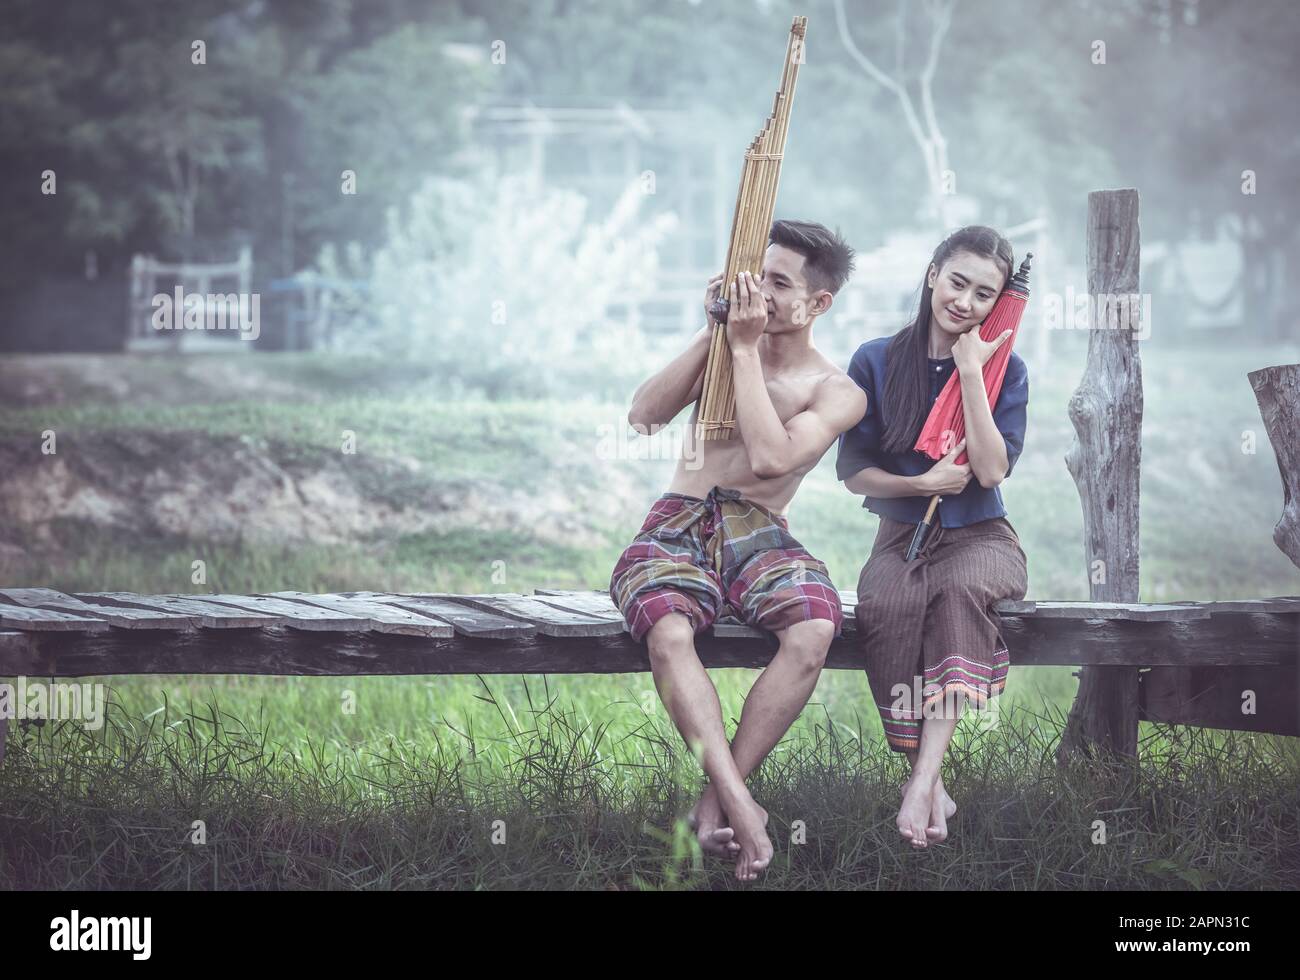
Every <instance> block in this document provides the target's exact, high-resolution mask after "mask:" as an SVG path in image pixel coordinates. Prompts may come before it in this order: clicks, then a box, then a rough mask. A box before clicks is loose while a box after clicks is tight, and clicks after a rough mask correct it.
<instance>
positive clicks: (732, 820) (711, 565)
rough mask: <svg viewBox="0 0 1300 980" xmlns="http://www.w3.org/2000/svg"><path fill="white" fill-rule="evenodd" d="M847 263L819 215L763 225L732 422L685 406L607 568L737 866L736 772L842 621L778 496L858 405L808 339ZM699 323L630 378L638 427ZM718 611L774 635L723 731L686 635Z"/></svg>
mask: <svg viewBox="0 0 1300 980" xmlns="http://www.w3.org/2000/svg"><path fill="white" fill-rule="evenodd" d="M852 269H853V250H852V249H851V248H849V246H848V245H847V244H845V242H844V241H843V240H842V239H840V238H839V236H838V235H835V234H833V233H832V232H831V231H829V230H828V229H827V228H825V227H823V226H822V225H819V224H814V223H812V222H803V221H777V222H775V223H774V224H773V225H772V230H771V234H770V236H769V245H768V248H767V254H766V257H765V258H764V262H763V276H762V279H761V280H759V279H758V278H756V277H754V276H752V275H750V274H748V273H743V274H741V275H740V276H738V277H737V281H736V282H734V283H731V284H730V285H729V286H728V298H729V300H730V303H731V308H730V312H729V314H728V317H727V326H726V331H727V341H728V343H729V344H730V346H731V354H732V361H733V378H734V388H735V392H736V432H735V433H734V434H733V436H732V438H731V439H728V440H703V441H699V442H696V440H695V422H696V418H697V416H698V407H697V409H696V410H695V411H693V412H692V413H691V419H690V424H689V426H688V427H687V431H686V434H685V437H684V439H685V442H684V451H683V454H682V458H681V459H680V460H679V461H678V463H677V471H676V473H675V475H674V476H673V481H672V484H671V485H670V486H669V488H668V492H667V493H665V494H664V495H663V496H662V497H660V498H659V500H658V501H656V502H655V505H654V506H653V507H652V508H651V510H650V514H649V516H648V517H647V518H646V521H645V523H644V524H643V525H642V527H641V531H640V532H639V533H638V534H637V536H636V539H635V540H634V541H633V542H632V544H631V545H630V546H629V547H628V549H627V550H626V551H624V553H623V555H622V556H621V557H620V558H619V561H618V564H617V565H616V566H615V568H614V572H613V575H612V576H611V578H610V595H611V597H612V598H613V600H614V601H615V603H617V605H618V607H619V608H620V609H621V610H622V612H623V615H624V616H625V617H626V618H627V621H628V624H629V627H630V630H631V633H632V637H633V639H635V640H637V641H638V642H639V641H641V640H642V639H644V640H645V641H646V644H647V647H648V650H649V656H650V666H651V669H652V671H653V673H654V680H655V687H656V688H657V689H658V691H659V696H660V698H661V699H662V700H663V703H664V706H665V708H666V709H667V711H668V714H669V716H670V717H671V718H672V720H673V723H674V724H675V725H676V726H677V730H678V731H679V732H680V733H681V735H682V738H683V739H684V740H685V741H686V744H687V745H688V746H689V747H690V748H691V749H692V750H693V751H694V752H695V753H696V755H697V757H698V758H699V760H700V763H701V765H702V767H703V768H704V771H705V773H707V775H708V778H709V782H708V784H707V786H706V788H705V790H704V793H703V794H702V796H701V797H700V800H699V802H698V803H697V804H696V805H695V807H694V808H693V810H692V815H691V819H692V825H693V826H694V828H695V830H696V834H697V837H698V839H699V842H700V845H701V847H702V848H703V849H704V850H705V851H706V852H708V853H712V854H717V855H720V856H724V857H734V859H735V861H736V877H737V878H739V879H740V880H742V881H751V880H753V879H755V878H757V877H758V873H759V872H760V871H762V870H763V869H764V868H766V867H767V865H768V863H769V862H770V861H771V859H772V853H773V852H772V842H771V840H770V839H769V838H768V836H767V831H766V829H765V827H766V823H767V813H766V811H765V810H763V808H762V807H760V806H759V805H758V804H757V803H756V802H755V801H754V798H753V797H752V796H751V795H750V794H749V789H748V787H747V786H746V785H745V779H746V777H747V776H748V775H749V774H750V773H751V772H752V771H753V770H754V769H755V768H757V766H758V765H759V763H760V762H762V761H763V759H764V758H765V757H766V756H767V754H768V753H769V752H770V751H771V750H772V748H773V747H774V746H775V745H776V744H777V742H778V741H780V739H781V737H782V736H783V735H784V734H785V733H786V731H787V730H788V729H789V727H790V725H791V724H793V723H794V720H795V718H797V717H798V715H799V712H800V711H801V710H802V709H803V707H804V705H805V704H806V703H807V701H808V697H809V696H810V695H811V694H812V691H813V688H814V687H815V686H816V683H817V677H818V675H819V674H820V673H821V668H822V665H823V663H824V662H825V660H826V651H827V650H828V649H829V647H830V643H831V640H832V639H833V638H834V637H835V636H837V635H838V634H839V632H840V626H841V622H842V612H841V609H840V601H839V594H838V593H837V592H836V590H835V586H834V584H833V583H832V582H831V580H830V576H829V575H828V574H827V572H826V566H825V565H823V564H822V563H821V562H820V561H818V560H817V559H815V558H813V556H812V555H810V554H808V552H807V551H805V550H804V549H803V547H802V545H800V544H799V542H798V541H796V540H795V539H794V538H793V537H791V535H790V533H789V525H788V523H787V521H786V518H785V512H786V510H787V508H788V507H789V504H790V499H791V498H792V497H793V496H794V493H795V490H797V489H798V487H799V484H800V482H801V481H802V480H803V478H804V476H805V474H807V473H808V472H809V471H810V470H811V469H812V468H813V467H814V466H816V465H817V462H818V460H820V459H821V458H822V456H823V455H824V454H825V452H826V450H827V449H828V448H829V447H830V446H831V444H832V443H834V442H835V440H836V439H837V437H838V436H839V434H840V433H841V432H843V431H845V430H846V429H849V428H852V427H853V426H854V425H856V424H857V423H858V422H859V421H860V420H861V418H862V416H863V415H864V414H865V413H866V410H867V398H866V394H865V393H864V392H863V390H862V388H861V387H860V386H858V385H857V384H856V383H855V382H854V381H853V380H852V379H850V378H849V376H848V375H847V374H845V373H844V372H843V371H842V370H840V368H839V367H837V366H836V365H835V364H833V363H832V362H831V361H829V360H827V359H826V358H825V357H824V356H822V354H820V353H819V352H818V350H817V348H816V347H815V346H813V340H812V327H813V323H814V322H816V320H817V317H819V316H821V315H822V314H823V313H825V312H826V311H827V310H829V309H830V307H831V302H832V299H833V296H834V294H835V293H836V292H838V291H839V289H840V287H842V286H843V285H844V283H845V282H846V281H847V280H848V277H849V274H850V272H851V271H852ZM721 285H722V277H721V276H719V277H717V278H715V279H714V280H712V281H711V282H710V283H709V289H708V293H707V297H706V301H705V305H706V309H707V305H708V302H709V301H710V300H712V299H714V298H716V297H717V295H718V292H719V290H720V289H721ZM713 329H714V328H713V327H712V325H707V326H705V327H704V328H703V329H702V330H701V331H700V332H699V333H697V334H696V335H695V336H694V337H693V338H692V340H691V342H690V345H689V346H688V347H687V349H686V350H685V351H684V352H683V353H682V354H680V355H679V356H678V357H677V358H675V359H674V360H673V361H671V362H670V363H669V364H668V366H667V367H665V368H664V369H663V370H662V371H660V372H658V373H657V374H655V375H653V376H652V377H651V378H650V379H649V380H647V381H646V382H645V383H644V384H642V385H641V387H639V388H638V389H637V390H636V394H635V395H634V396H633V399H632V408H631V411H630V412H629V413H628V421H629V422H630V423H631V424H632V426H633V427H635V428H636V429H637V430H638V431H639V432H641V433H642V434H653V432H654V431H657V430H658V428H659V427H660V426H662V425H666V424H668V423H670V422H672V421H673V419H674V418H676V417H677V415H678V413H680V412H681V410H682V409H683V408H685V407H686V406H687V405H689V404H690V403H691V402H694V401H696V400H697V399H698V398H699V396H700V392H701V390H702V389H703V385H704V368H705V363H706V361H707V359H708V351H709V340H710V336H711V331H712V330H713ZM688 460H690V463H689V464H688V462H687V461H688ZM726 613H732V614H734V615H736V616H738V617H739V618H740V619H741V620H743V621H744V622H746V623H749V624H750V625H752V626H758V627H761V628H764V629H768V630H771V631H772V632H773V633H775V634H776V636H777V637H778V639H779V640H780V648H779V649H778V650H777V653H776V655H775V656H774V657H773V658H772V661H771V663H770V664H769V665H768V667H767V669H766V670H764V671H763V673H762V675H761V676H760V677H759V678H758V680H757V681H756V682H755V684H754V686H753V688H752V689H751V690H750V693H749V696H748V698H746V700H745V707H744V709H743V711H742V712H741V716H740V724H739V727H738V728H737V730H736V737H735V740H734V742H733V743H732V744H731V745H730V747H728V744H727V737H726V731H725V729H724V728H723V724H722V709H721V706H720V704H719V702H718V695H717V691H716V689H715V688H714V686H713V682H712V681H711V680H710V679H709V675H708V674H707V673H706V672H705V670H704V667H703V666H702V665H701V663H700V660H699V657H698V656H697V655H696V652H695V642H694V636H695V634H696V633H698V632H702V631H704V630H706V629H708V627H709V626H710V625H711V624H712V623H713V622H714V621H715V620H716V619H717V618H718V617H719V616H721V615H724V614H726Z"/></svg>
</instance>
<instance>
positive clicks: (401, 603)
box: [343, 592, 537, 640]
mask: <svg viewBox="0 0 1300 980" xmlns="http://www.w3.org/2000/svg"><path fill="white" fill-rule="evenodd" d="M343 594H344V595H346V596H349V597H353V596H356V597H361V598H365V599H369V600H371V601H372V602H380V603H383V604H384V605H388V606H397V607H398V608H399V609H409V610H410V611H411V612H414V613H421V614H428V615H430V616H436V617H437V618H438V619H441V620H443V621H444V622H447V623H450V624H451V625H452V626H453V627H454V628H455V630H456V632H457V633H459V634H460V635H462V636H467V637H474V638H475V639H480V640H489V639H490V640H523V639H526V638H528V637H530V636H535V635H536V634H537V627H536V626H533V625H532V624H530V623H521V622H520V621H519V620H517V619H507V618H506V617H505V616H499V615H497V614H496V613H490V612H485V611H483V610H482V609H475V608H474V607H473V606H464V605H460V604H459V603H455V602H450V601H448V600H446V599H426V598H421V597H420V596H413V595H395V594H394V595H390V594H387V593H383V592H345V593H343Z"/></svg>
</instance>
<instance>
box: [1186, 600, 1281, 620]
mask: <svg viewBox="0 0 1300 980" xmlns="http://www.w3.org/2000/svg"><path fill="white" fill-rule="evenodd" d="M1195 605H1196V606H1197V607H1198V608H1200V609H1204V610H1205V611H1206V612H1207V613H1209V614H1210V615H1211V616H1213V615H1216V614H1218V613H1225V612H1254V613H1268V614H1283V615H1286V614H1294V613H1300V599H1297V598H1295V597H1294V596H1274V597H1273V598H1271V599H1216V600H1213V601H1207V602H1197V603H1195Z"/></svg>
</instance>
